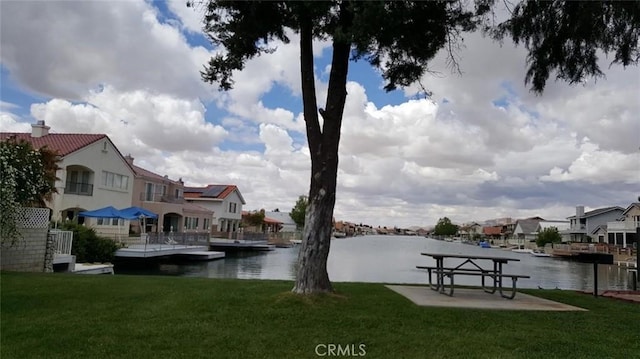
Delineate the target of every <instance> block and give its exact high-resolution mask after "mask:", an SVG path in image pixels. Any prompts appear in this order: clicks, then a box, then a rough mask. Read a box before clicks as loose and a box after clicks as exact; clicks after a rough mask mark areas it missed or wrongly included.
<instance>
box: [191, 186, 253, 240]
mask: <svg viewBox="0 0 640 359" xmlns="http://www.w3.org/2000/svg"><path fill="white" fill-rule="evenodd" d="M184 199H185V200H186V201H187V202H189V203H193V204H195V205H198V206H200V207H204V208H206V209H208V210H210V211H213V212H214V218H213V222H212V225H213V228H212V231H217V232H236V231H237V230H238V228H240V222H241V221H242V206H243V205H245V204H246V202H245V200H244V198H243V197H242V194H240V190H239V189H238V187H236V186H234V185H208V186H206V187H184Z"/></svg>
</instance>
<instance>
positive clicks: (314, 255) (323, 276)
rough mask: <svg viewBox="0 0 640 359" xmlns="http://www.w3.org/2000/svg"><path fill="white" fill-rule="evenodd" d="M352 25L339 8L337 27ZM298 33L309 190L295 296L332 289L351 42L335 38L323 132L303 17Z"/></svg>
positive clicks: (309, 28)
mask: <svg viewBox="0 0 640 359" xmlns="http://www.w3.org/2000/svg"><path fill="white" fill-rule="evenodd" d="M350 22H351V19H350V14H349V12H348V10H347V9H346V8H345V7H342V8H341V23H342V24H341V25H342V26H349V25H350ZM300 29H301V30H300V64H301V73H302V98H303V103H304V116H305V122H306V127H307V141H308V143H309V151H310V153H311V186H310V189H309V203H308V205H307V210H306V215H305V226H304V232H303V237H302V247H301V248H300V254H299V256H298V271H297V276H296V283H295V286H294V288H293V292H295V293H299V294H312V293H323V292H331V291H332V290H333V289H332V287H331V282H330V281H329V275H328V273H327V258H328V256H329V247H330V245H331V232H332V229H333V225H332V222H333V207H334V205H335V202H336V181H337V176H338V145H339V143H340V127H341V125H342V114H343V111H344V105H345V101H346V97H347V91H346V83H347V72H348V69H349V51H350V43H349V42H348V41H347V40H345V39H341V40H337V39H335V38H334V44H333V58H332V62H331V74H330V76H329V88H328V92H327V102H326V106H325V110H322V109H320V114H321V115H322V118H323V125H322V130H321V129H320V123H319V120H318V110H317V102H316V95H315V82H314V72H313V51H312V50H313V49H312V40H313V34H312V26H311V22H310V21H309V22H306V21H305V20H304V19H303V20H302V21H301V26H300Z"/></svg>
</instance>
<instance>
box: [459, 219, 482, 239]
mask: <svg viewBox="0 0 640 359" xmlns="http://www.w3.org/2000/svg"><path fill="white" fill-rule="evenodd" d="M482 228H483V227H482V226H481V225H480V224H478V223H476V222H472V223H467V224H463V225H461V226H460V227H459V228H458V234H459V235H460V237H462V238H464V239H473V238H475V237H477V236H479V235H480V234H482V233H483V229H482Z"/></svg>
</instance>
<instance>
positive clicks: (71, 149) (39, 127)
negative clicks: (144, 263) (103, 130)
mask: <svg viewBox="0 0 640 359" xmlns="http://www.w3.org/2000/svg"><path fill="white" fill-rule="evenodd" d="M31 127H32V132H31V133H8V132H2V133H0V141H7V140H8V139H9V138H14V139H16V140H18V141H19V140H25V141H28V142H30V143H31V144H32V146H33V147H34V148H40V147H44V146H47V147H48V148H50V149H51V150H54V151H57V152H58V154H59V155H60V160H61V161H60V162H59V163H58V165H59V166H60V170H59V171H58V172H57V173H56V176H57V177H58V178H59V180H58V181H56V183H55V187H56V189H57V191H58V193H57V194H54V195H53V199H52V200H51V202H49V203H47V206H48V207H49V208H51V210H52V214H51V219H52V220H77V221H78V222H79V223H84V224H87V225H91V226H92V227H94V228H95V229H96V231H97V232H99V233H101V234H107V235H109V234H114V235H115V234H119V233H120V231H121V229H122V228H123V227H124V228H128V221H122V220H120V221H118V220H117V219H113V220H112V219H108V220H107V219H102V218H84V217H80V218H78V213H79V212H82V211H87V210H94V209H98V208H103V207H106V206H113V207H116V208H125V207H130V206H131V199H132V193H133V178H134V172H133V169H132V168H131V166H130V165H129V163H128V162H127V161H126V160H125V159H124V157H123V156H122V154H121V153H120V151H118V149H117V148H116V147H115V145H114V144H113V142H111V140H110V139H109V137H108V136H107V135H105V134H77V133H49V130H50V127H49V126H46V125H45V122H44V121H38V122H37V123H36V124H34V125H31Z"/></svg>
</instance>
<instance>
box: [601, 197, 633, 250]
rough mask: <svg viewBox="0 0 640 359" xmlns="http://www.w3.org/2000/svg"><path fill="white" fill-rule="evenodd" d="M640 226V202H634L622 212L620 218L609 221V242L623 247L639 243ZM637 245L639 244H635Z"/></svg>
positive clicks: (607, 236)
mask: <svg viewBox="0 0 640 359" xmlns="http://www.w3.org/2000/svg"><path fill="white" fill-rule="evenodd" d="M638 227H640V202H636V203H632V204H631V205H629V207H627V209H625V210H624V211H623V212H622V216H621V217H620V218H618V220H615V221H611V222H607V225H606V232H607V235H606V239H607V243H609V244H614V245H617V246H621V247H633V246H634V244H635V243H638V238H637V232H636V231H637V228H638ZM635 245H636V246H637V244H635Z"/></svg>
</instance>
